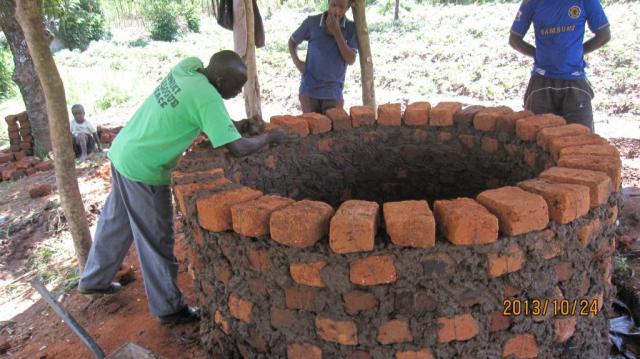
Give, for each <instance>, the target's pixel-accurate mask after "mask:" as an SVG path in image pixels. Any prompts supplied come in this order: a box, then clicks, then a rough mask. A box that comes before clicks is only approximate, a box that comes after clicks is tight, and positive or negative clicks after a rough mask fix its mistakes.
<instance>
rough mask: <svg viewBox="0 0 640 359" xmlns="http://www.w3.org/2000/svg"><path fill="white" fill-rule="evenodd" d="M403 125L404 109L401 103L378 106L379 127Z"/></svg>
mask: <svg viewBox="0 0 640 359" xmlns="http://www.w3.org/2000/svg"><path fill="white" fill-rule="evenodd" d="M401 124H402V107H401V105H400V104H399V103H387V104H384V105H380V106H378V125H379V126H400V125H401Z"/></svg>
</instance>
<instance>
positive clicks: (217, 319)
mask: <svg viewBox="0 0 640 359" xmlns="http://www.w3.org/2000/svg"><path fill="white" fill-rule="evenodd" d="M213 322H214V323H216V324H217V325H218V326H219V327H220V329H222V331H223V332H225V333H226V334H229V332H230V331H231V324H229V321H228V320H227V319H225V318H224V317H223V316H222V312H221V311H219V310H216V312H215V313H214V314H213Z"/></svg>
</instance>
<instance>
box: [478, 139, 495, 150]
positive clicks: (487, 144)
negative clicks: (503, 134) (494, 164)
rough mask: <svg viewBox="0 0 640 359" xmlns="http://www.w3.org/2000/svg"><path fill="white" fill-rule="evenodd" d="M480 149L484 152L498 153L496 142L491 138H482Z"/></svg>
mask: <svg viewBox="0 0 640 359" xmlns="http://www.w3.org/2000/svg"><path fill="white" fill-rule="evenodd" d="M481 148H482V150H483V151H484V152H487V153H496V152H498V140H496V139H495V138H491V137H482V145H481Z"/></svg>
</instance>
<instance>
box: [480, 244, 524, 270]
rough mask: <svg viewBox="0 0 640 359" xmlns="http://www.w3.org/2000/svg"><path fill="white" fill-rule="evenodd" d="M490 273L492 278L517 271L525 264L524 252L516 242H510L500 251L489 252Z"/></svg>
mask: <svg viewBox="0 0 640 359" xmlns="http://www.w3.org/2000/svg"><path fill="white" fill-rule="evenodd" d="M487 259H488V260H489V264H488V274H489V277H491V278H496V277H500V276H502V275H505V274H507V273H513V272H517V271H519V270H520V269H522V266H523V265H524V252H523V251H522V249H521V248H520V246H519V245H517V244H516V243H515V242H512V243H510V244H509V246H507V247H505V248H504V250H503V251H502V252H501V253H500V252H490V253H488V254H487Z"/></svg>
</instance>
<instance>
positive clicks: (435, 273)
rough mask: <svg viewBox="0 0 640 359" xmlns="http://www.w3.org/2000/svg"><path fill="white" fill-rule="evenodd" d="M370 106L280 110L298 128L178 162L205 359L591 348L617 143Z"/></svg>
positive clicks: (526, 120)
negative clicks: (248, 149)
mask: <svg viewBox="0 0 640 359" xmlns="http://www.w3.org/2000/svg"><path fill="white" fill-rule="evenodd" d="M377 115H378V116H377V120H376V116H375V114H374V112H373V110H371V109H369V108H366V107H354V108H351V110H350V114H347V113H346V112H344V111H343V110H332V111H330V112H329V113H328V114H327V117H325V116H322V115H318V114H307V115H304V116H277V117H274V118H272V120H271V126H285V127H287V128H289V129H291V130H293V131H295V132H297V133H298V134H299V135H300V136H301V137H302V138H301V140H300V141H298V142H295V143H290V144H284V145H280V146H275V147H273V148H270V149H268V150H265V151H263V152H261V153H259V154H256V155H253V156H250V157H246V158H240V159H235V158H232V157H230V156H228V155H227V154H226V153H225V152H224V151H214V150H207V149H204V148H195V149H194V150H193V151H191V152H189V153H188V154H187V155H186V156H184V157H183V158H182V159H181V160H180V162H179V164H178V166H177V168H176V171H175V172H174V175H173V180H172V181H173V187H174V193H175V196H176V201H177V203H178V208H179V211H180V212H181V213H182V214H183V222H184V224H185V228H186V229H187V232H188V234H189V235H188V236H187V237H188V240H189V244H190V247H191V249H192V250H191V252H190V255H189V262H190V264H189V267H190V270H191V271H192V274H193V277H194V282H195V288H196V293H197V296H198V300H199V302H200V303H199V304H200V305H202V306H203V312H204V315H203V320H202V324H201V332H202V342H203V345H204V346H205V347H206V349H207V350H208V352H209V354H210V356H211V357H223V358H227V357H247V358H255V357H269V358H271V357H282V358H284V357H288V358H303V357H304V358H305V359H309V358H321V357H324V358H335V357H346V358H369V357H372V358H393V357H396V358H452V357H468V358H494V357H515V358H534V357H539V358H560V357H570V358H574V357H581V358H602V357H604V356H606V353H607V352H608V346H607V329H608V325H607V320H606V317H605V315H604V312H603V309H606V308H607V306H606V303H607V302H608V300H609V298H610V296H611V294H612V293H611V291H612V289H611V283H610V277H611V258H610V255H611V252H612V251H613V243H614V242H613V241H612V239H611V232H612V226H613V223H614V222H615V220H616V217H617V208H618V202H619V195H618V189H619V187H620V159H619V155H618V154H617V151H615V148H614V147H613V146H611V145H609V144H608V143H606V140H604V139H602V138H601V137H599V136H597V135H593V134H590V133H589V130H588V129H586V128H584V127H582V126H579V125H566V124H565V121H564V120H563V119H562V118H560V117H557V116H553V115H542V116H532V114H531V113H528V112H513V111H512V110H510V109H508V108H504V107H495V108H482V107H479V106H471V107H467V108H465V109H463V108H462V106H461V105H460V104H458V103H453V102H449V103H440V104H438V105H437V106H435V107H433V108H431V106H430V105H429V104H428V103H426V102H422V103H414V104H410V105H408V106H407V107H406V109H405V110H404V112H403V111H402V109H401V106H400V105H399V104H387V105H382V106H380V107H379V108H378V114H377ZM505 313H506V314H507V315H504V314H505Z"/></svg>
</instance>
